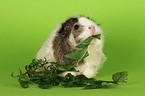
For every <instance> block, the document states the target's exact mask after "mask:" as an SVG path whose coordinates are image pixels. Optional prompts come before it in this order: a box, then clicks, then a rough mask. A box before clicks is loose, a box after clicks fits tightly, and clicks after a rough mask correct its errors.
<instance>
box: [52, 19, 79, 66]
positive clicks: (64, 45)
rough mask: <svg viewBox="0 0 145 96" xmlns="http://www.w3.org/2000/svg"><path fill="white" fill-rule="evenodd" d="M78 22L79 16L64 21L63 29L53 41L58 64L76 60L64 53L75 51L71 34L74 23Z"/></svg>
mask: <svg viewBox="0 0 145 96" xmlns="http://www.w3.org/2000/svg"><path fill="white" fill-rule="evenodd" d="M77 22H78V19H77V18H70V19H68V20H67V21H66V22H64V23H62V27H61V29H60V30H59V31H58V33H57V35H56V37H55V38H54V41H53V49H54V57H55V59H56V61H57V62H58V64H60V65H65V64H66V63H67V62H71V63H73V62H75V61H74V60H71V59H68V58H65V57H64V55H65V54H68V53H71V52H73V48H72V47H71V45H70V44H69V40H68V39H69V36H70V33H71V30H72V28H73V25H74V24H75V23H77Z"/></svg>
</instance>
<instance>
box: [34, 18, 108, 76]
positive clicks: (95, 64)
mask: <svg viewBox="0 0 145 96" xmlns="http://www.w3.org/2000/svg"><path fill="white" fill-rule="evenodd" d="M75 24H78V25H81V26H82V27H80V28H82V29H80V30H79V32H80V33H79V35H76V36H77V37H76V36H75V37H74V35H75V34H74V32H75V31H76V30H74V29H73V27H74V25H75ZM90 26H94V28H95V29H94V30H95V32H94V33H95V34H101V39H100V40H98V39H93V40H92V42H91V43H90V45H89V47H88V52H89V56H88V57H86V58H85V59H84V60H83V62H81V63H79V64H77V66H78V67H76V69H77V70H79V73H75V72H74V73H73V72H71V73H72V74H73V75H78V74H84V75H85V76H87V77H88V78H91V77H93V76H95V75H96V74H97V71H98V70H99V69H100V68H101V67H102V66H103V63H104V62H105V60H106V57H105V55H104V53H103V44H104V35H103V31H102V28H101V27H100V26H98V25H97V24H96V23H95V22H93V21H92V20H90V19H88V18H85V17H82V16H75V17H70V18H69V19H67V20H66V21H65V22H63V23H62V24H61V25H59V26H58V27H57V28H56V29H55V30H54V31H53V32H52V35H51V36H50V38H48V40H46V41H45V43H44V44H43V46H42V47H41V49H40V50H39V52H38V53H37V56H36V57H37V59H44V57H45V58H46V59H48V60H49V61H53V62H58V63H59V64H61V65H64V64H65V63H66V62H74V61H73V60H70V59H67V58H65V57H64V56H63V55H65V54H67V53H70V52H72V51H73V49H74V48H75V46H76V45H78V42H76V40H79V42H82V41H83V40H85V39H86V38H88V37H89V36H91V35H92V29H90ZM94 33H93V34H94ZM66 73H67V72H65V73H64V74H61V75H60V76H64V75H66Z"/></svg>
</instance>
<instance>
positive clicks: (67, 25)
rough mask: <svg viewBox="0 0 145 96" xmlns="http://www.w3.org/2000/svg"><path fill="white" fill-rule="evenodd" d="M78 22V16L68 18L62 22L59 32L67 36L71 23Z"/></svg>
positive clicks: (71, 26)
mask: <svg viewBox="0 0 145 96" xmlns="http://www.w3.org/2000/svg"><path fill="white" fill-rule="evenodd" d="M77 22H78V18H69V19H68V20H66V21H65V22H63V23H62V27H61V29H60V30H59V32H58V33H59V34H60V35H63V36H69V35H70V33H71V30H72V28H73V25H74V24H75V23H77Z"/></svg>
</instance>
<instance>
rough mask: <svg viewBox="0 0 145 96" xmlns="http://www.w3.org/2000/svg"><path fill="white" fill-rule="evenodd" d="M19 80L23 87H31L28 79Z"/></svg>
mask: <svg viewBox="0 0 145 96" xmlns="http://www.w3.org/2000/svg"><path fill="white" fill-rule="evenodd" d="M18 81H19V83H20V85H21V87H23V88H28V87H29V85H28V82H27V81H23V80H21V79H18Z"/></svg>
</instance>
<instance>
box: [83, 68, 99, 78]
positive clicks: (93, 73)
mask: <svg viewBox="0 0 145 96" xmlns="http://www.w3.org/2000/svg"><path fill="white" fill-rule="evenodd" d="M96 74H98V72H97V71H93V70H90V69H87V70H85V71H84V72H83V75H85V76H86V77H87V78H92V77H94V76H96Z"/></svg>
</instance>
